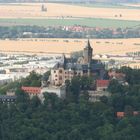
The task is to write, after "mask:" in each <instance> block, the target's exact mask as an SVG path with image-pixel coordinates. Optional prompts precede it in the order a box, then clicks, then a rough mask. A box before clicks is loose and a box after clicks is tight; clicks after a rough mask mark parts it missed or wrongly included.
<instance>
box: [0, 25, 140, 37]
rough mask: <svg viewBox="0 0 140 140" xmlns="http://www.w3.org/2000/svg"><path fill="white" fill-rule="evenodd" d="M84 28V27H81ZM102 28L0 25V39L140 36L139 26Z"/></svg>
mask: <svg viewBox="0 0 140 140" xmlns="http://www.w3.org/2000/svg"><path fill="white" fill-rule="evenodd" d="M83 28H86V27H83ZM114 30H116V31H115V32H117V34H116V33H114V31H113V29H109V28H103V29H100V30H96V28H95V29H90V30H89V31H82V32H81V31H72V30H64V29H63V27H61V26H58V27H53V26H49V27H41V26H13V27H3V26H0V38H1V39H7V38H9V39H17V38H108V39H109V38H140V28H139V27H137V28H132V29H131V28H130V29H129V28H127V29H121V28H117V29H114Z"/></svg>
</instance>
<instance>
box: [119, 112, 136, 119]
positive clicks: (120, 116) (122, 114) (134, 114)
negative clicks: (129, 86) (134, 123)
mask: <svg viewBox="0 0 140 140" xmlns="http://www.w3.org/2000/svg"><path fill="white" fill-rule="evenodd" d="M138 114H139V112H138V111H134V112H133V116H136V115H138ZM124 116H125V112H117V118H123V117H124Z"/></svg>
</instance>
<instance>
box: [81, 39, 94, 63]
mask: <svg viewBox="0 0 140 140" xmlns="http://www.w3.org/2000/svg"><path fill="white" fill-rule="evenodd" d="M92 53H93V49H92V47H91V45H90V41H89V40H88V42H87V45H86V46H85V48H84V51H83V57H84V64H89V63H91V60H92Z"/></svg>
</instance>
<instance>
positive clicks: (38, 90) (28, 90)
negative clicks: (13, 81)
mask: <svg viewBox="0 0 140 140" xmlns="http://www.w3.org/2000/svg"><path fill="white" fill-rule="evenodd" d="M21 89H22V90H23V91H24V92H26V93H29V94H40V93H41V88H40V87H24V86H22V87H21Z"/></svg>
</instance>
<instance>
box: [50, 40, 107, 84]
mask: <svg viewBox="0 0 140 140" xmlns="http://www.w3.org/2000/svg"><path fill="white" fill-rule="evenodd" d="M92 56H93V48H92V47H91V45H90V41H89V40H88V42H87V45H86V46H85V47H84V49H83V56H82V57H79V58H78V59H73V58H66V57H65V55H63V57H62V61H61V63H58V64H57V65H56V66H55V67H54V68H53V69H51V76H50V80H49V82H50V84H51V85H54V86H62V85H65V81H66V80H71V79H72V78H73V77H74V76H84V75H86V76H92V77H93V78H95V79H103V75H104V71H105V69H104V65H103V64H102V63H101V62H100V61H99V60H94V59H92Z"/></svg>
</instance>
